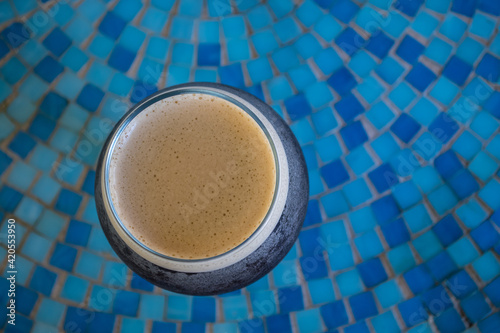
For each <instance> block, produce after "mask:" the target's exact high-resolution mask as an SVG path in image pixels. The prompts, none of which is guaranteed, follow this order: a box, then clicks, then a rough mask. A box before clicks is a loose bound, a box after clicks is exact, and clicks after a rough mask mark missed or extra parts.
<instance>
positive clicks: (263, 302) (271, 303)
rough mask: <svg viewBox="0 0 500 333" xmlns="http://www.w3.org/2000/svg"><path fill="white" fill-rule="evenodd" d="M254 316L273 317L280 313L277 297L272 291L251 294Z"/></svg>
mask: <svg viewBox="0 0 500 333" xmlns="http://www.w3.org/2000/svg"><path fill="white" fill-rule="evenodd" d="M250 301H251V304H252V311H253V314H254V316H256V317H262V316H266V317H267V316H272V315H274V314H276V313H277V312H278V309H277V305H276V304H277V301H276V296H275V294H274V292H273V291H272V290H260V291H255V292H251V293H250Z"/></svg>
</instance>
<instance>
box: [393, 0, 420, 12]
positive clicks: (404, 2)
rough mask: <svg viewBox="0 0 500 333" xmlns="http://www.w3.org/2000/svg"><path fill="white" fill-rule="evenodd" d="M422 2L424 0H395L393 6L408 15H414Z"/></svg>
mask: <svg viewBox="0 0 500 333" xmlns="http://www.w3.org/2000/svg"><path fill="white" fill-rule="evenodd" d="M423 3H424V0H397V1H396V2H395V3H394V5H393V6H394V8H396V9H398V10H399V11H401V12H403V13H405V14H406V15H408V16H415V15H416V14H417V13H418V10H419V9H420V6H422V4H423Z"/></svg>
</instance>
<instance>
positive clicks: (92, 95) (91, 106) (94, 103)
mask: <svg viewBox="0 0 500 333" xmlns="http://www.w3.org/2000/svg"><path fill="white" fill-rule="evenodd" d="M103 97H104V92H103V91H102V90H101V89H99V88H98V87H96V86H94V85H93V84H90V83H88V84H86V85H85V87H83V89H82V91H81V92H80V95H78V98H77V99H76V102H77V103H78V104H79V105H80V106H82V107H83V108H85V109H87V110H89V111H90V112H94V111H95V110H97V108H98V107H99V104H101V101H102V98H103Z"/></svg>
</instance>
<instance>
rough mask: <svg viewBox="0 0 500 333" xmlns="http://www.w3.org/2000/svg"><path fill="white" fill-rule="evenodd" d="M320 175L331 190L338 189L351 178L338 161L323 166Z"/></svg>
mask: <svg viewBox="0 0 500 333" xmlns="http://www.w3.org/2000/svg"><path fill="white" fill-rule="evenodd" d="M320 173H321V177H323V179H324V181H325V183H326V185H327V186H328V187H329V188H334V187H337V186H339V185H340V184H343V183H345V182H347V181H348V180H349V178H350V177H349V173H347V170H346V168H345V166H344V164H343V163H342V161H341V160H336V161H333V162H331V163H329V164H327V165H325V166H323V167H322V168H321V169H320Z"/></svg>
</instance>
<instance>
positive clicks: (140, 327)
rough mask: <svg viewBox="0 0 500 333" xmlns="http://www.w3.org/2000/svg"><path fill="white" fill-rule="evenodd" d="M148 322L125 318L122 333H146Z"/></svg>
mask: <svg viewBox="0 0 500 333" xmlns="http://www.w3.org/2000/svg"><path fill="white" fill-rule="evenodd" d="M145 328H146V321H145V320H142V319H135V318H128V317H123V318H122V323H121V330H120V333H136V332H144V330H145Z"/></svg>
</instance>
